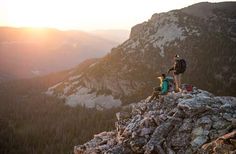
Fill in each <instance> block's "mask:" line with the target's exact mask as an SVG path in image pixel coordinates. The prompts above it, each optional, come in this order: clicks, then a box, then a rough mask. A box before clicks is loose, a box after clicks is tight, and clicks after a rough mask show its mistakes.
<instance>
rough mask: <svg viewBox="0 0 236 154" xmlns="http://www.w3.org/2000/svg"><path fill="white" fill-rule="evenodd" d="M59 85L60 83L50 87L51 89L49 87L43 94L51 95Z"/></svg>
mask: <svg viewBox="0 0 236 154" xmlns="http://www.w3.org/2000/svg"><path fill="white" fill-rule="evenodd" d="M61 84H62V82H60V83H58V84H56V85H54V86H52V87H49V88H48V90H47V91H46V92H45V94H47V95H53V90H54V89H55V88H56V87H58V86H59V85H61Z"/></svg>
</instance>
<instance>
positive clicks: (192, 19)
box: [47, 2, 236, 109]
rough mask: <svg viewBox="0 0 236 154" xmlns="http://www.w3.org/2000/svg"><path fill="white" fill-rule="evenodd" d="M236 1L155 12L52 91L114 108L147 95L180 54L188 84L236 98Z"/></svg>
mask: <svg viewBox="0 0 236 154" xmlns="http://www.w3.org/2000/svg"><path fill="white" fill-rule="evenodd" d="M235 8H236V2H222V3H207V2H204V3H198V4H195V5H192V6H189V7H186V8H183V9H180V10H173V11H170V12H166V13H159V14H154V15H153V16H152V17H151V19H149V20H148V21H146V22H143V23H141V24H138V25H136V26H134V27H133V28H132V29H131V33H130V37H129V39H128V40H127V41H125V42H124V43H122V44H121V45H119V46H117V47H116V48H113V49H112V50H111V52H110V53H109V54H107V55H106V56H105V57H103V58H102V59H100V60H98V61H96V62H94V63H92V64H90V65H87V68H85V69H83V70H79V71H75V72H73V73H71V74H70V77H68V78H67V79H66V80H65V81H63V82H61V83H58V84H57V85H55V86H53V87H50V88H49V89H48V91H47V92H48V93H49V94H52V95H55V96H58V97H60V98H64V99H65V101H66V104H69V105H71V106H75V105H76V104H80V105H85V106H87V107H97V108H98V109H101V108H110V107H111V106H119V105H120V104H121V103H123V104H125V103H132V102H135V101H139V100H141V99H143V98H145V97H147V96H148V95H149V94H150V93H151V92H152V88H153V87H155V86H158V83H157V78H156V77H157V74H159V75H160V74H161V73H163V72H166V71H167V70H168V68H170V67H171V66H172V64H173V56H174V55H175V54H176V53H177V54H179V55H180V56H181V57H183V58H184V59H186V61H187V71H186V72H185V74H184V76H183V82H185V83H191V84H193V85H195V86H197V87H199V88H202V89H206V90H208V91H211V92H214V93H215V94H217V95H233V96H236V67H235V66H236V26H235V25H236V9H235Z"/></svg>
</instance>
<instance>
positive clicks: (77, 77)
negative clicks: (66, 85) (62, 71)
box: [69, 74, 81, 81]
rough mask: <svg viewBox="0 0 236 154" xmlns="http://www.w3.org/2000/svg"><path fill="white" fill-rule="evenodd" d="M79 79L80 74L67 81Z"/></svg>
mask: <svg viewBox="0 0 236 154" xmlns="http://www.w3.org/2000/svg"><path fill="white" fill-rule="evenodd" d="M80 77H81V74H80V75H76V76H72V77H69V81H73V80H76V79H79V78H80Z"/></svg>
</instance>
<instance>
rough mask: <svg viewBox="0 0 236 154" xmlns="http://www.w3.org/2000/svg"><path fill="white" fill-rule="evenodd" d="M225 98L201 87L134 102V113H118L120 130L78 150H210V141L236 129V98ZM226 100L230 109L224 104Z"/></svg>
mask: <svg viewBox="0 0 236 154" xmlns="http://www.w3.org/2000/svg"><path fill="white" fill-rule="evenodd" d="M224 98H226V97H222V98H221V97H215V96H214V95H212V94H210V93H208V92H205V91H202V90H198V92H197V93H193V94H191V93H187V94H184V93H177V94H176V95H175V94H168V95H166V96H164V97H163V101H162V102H160V101H159V100H154V101H152V102H151V103H147V102H145V101H141V102H139V103H137V104H133V105H132V112H131V114H129V113H125V112H124V111H121V112H119V113H118V114H117V119H118V121H117V122H116V125H115V126H116V131H112V132H103V133H101V134H98V135H95V136H94V139H92V140H91V141H89V142H87V143H85V144H84V145H80V146H77V147H75V153H76V152H77V153H76V154H78V153H85V154H86V153H92V152H97V153H107V154H108V153H109V154H111V153H131V154H132V153H145V154H152V153H160V154H166V153H170V154H171V153H173V154H183V153H186V154H191V153H200V152H202V150H203V151H204V149H209V148H208V147H210V146H206V145H207V143H209V142H211V141H212V140H215V139H216V138H218V137H220V136H222V135H224V134H227V133H229V132H230V131H231V130H233V129H236V127H235V125H233V124H232V123H233V122H234V123H235V119H234V118H233V117H234V114H235V111H236V108H235V106H234V104H235V100H236V99H234V98H231V99H230V98H226V99H224ZM219 100H220V101H219ZM223 102H224V103H225V104H227V109H225V107H224V108H223V107H222V106H224V103H223ZM228 106H230V107H228ZM136 111H138V112H136ZM226 118H228V119H231V120H227V119H226ZM228 141H229V142H230V145H222V147H227V148H228V149H230V150H231V151H232V147H233V146H235V138H233V137H232V138H230V139H229V140H227V142H228ZM231 142H232V144H231ZM217 143H218V142H217ZM204 144H205V145H204ZM222 144H223V142H222ZM224 144H225V143H224ZM203 145H204V146H203ZM199 149H201V150H199ZM221 149H222V148H221ZM221 151H222V150H221ZM203 153H204V152H203ZM204 154H205V153H204ZM217 154H218V153H217Z"/></svg>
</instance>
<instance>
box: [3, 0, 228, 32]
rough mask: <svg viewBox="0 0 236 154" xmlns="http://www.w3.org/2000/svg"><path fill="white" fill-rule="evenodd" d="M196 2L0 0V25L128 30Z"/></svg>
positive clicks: (193, 0)
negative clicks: (156, 14)
mask: <svg viewBox="0 0 236 154" xmlns="http://www.w3.org/2000/svg"><path fill="white" fill-rule="evenodd" d="M221 1H222V0H209V1H208V2H221ZM231 1H232V0H231ZM198 2H202V0H138V1H134V0H119V1H117V0H116V1H115V0H99V1H98V0H86V1H85V0H60V1H58V0H50V1H49V0H20V1H19V0H0V19H1V20H0V26H9V27H51V28H57V29H61V30H69V29H78V30H84V31H92V30H97V29H126V30H129V29H130V28H131V27H132V26H134V25H135V24H138V23H140V22H143V21H146V20H148V19H149V18H150V17H151V15H152V14H154V13H160V12H166V11H170V10H173V9H180V8H183V7H186V6H189V5H192V4H194V3H198Z"/></svg>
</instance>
